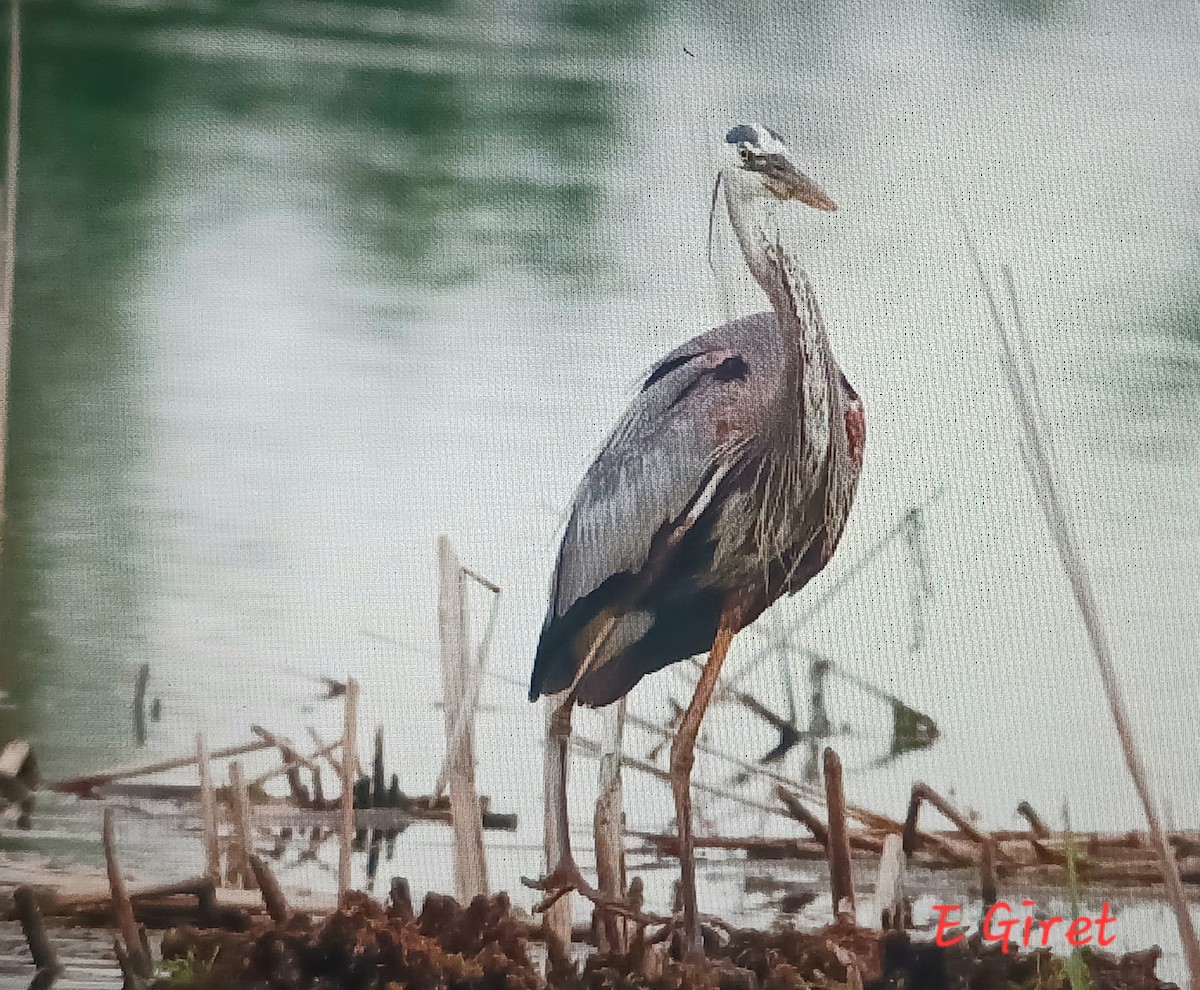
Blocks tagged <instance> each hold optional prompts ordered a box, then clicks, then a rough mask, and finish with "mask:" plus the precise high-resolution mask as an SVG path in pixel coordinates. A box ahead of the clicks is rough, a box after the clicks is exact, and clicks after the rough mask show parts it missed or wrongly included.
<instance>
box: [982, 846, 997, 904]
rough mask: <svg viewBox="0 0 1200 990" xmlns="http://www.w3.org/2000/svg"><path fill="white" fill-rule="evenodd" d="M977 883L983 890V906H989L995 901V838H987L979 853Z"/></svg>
mask: <svg viewBox="0 0 1200 990" xmlns="http://www.w3.org/2000/svg"><path fill="white" fill-rule="evenodd" d="M979 883H980V889H981V890H982V892H983V906H984V908H985V909H987V908H990V907H991V906H992V905H993V904H995V903H996V898H997V893H996V840H995V839H993V838H990V837H989V838H988V840H987V841H986V842H985V843H984V844H983V849H982V850H980V854H979Z"/></svg>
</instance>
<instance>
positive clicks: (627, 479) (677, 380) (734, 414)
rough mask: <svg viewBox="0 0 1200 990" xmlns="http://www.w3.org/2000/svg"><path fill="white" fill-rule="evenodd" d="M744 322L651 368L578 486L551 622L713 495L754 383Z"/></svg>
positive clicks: (642, 556) (641, 561)
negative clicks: (742, 331)
mask: <svg viewBox="0 0 1200 990" xmlns="http://www.w3.org/2000/svg"><path fill="white" fill-rule="evenodd" d="M747 322H748V321H745V320H743V321H738V324H745V323H747ZM739 329H742V328H741V327H738V325H737V324H726V325H725V326H723V327H719V328H717V330H715V331H710V332H709V333H707V334H703V335H701V336H700V337H697V338H695V339H693V340H691V341H689V342H688V343H686V344H684V345H683V346H682V347H680V348H678V349H677V350H675V351H673V352H672V353H671V354H669V355H667V356H666V357H665V358H664V359H663V360H662V361H660V362H659V363H658V364H657V365H656V366H655V367H654V368H653V370H652V371H651V372H650V374H649V376H648V377H647V379H646V383H645V384H644V385H643V387H642V391H641V392H640V394H639V395H638V396H637V398H636V399H635V400H634V401H633V403H632V404H631V405H630V407H629V409H628V410H627V411H626V413H625V415H624V416H623V417H622V419H621V421H620V422H619V423H618V424H617V426H616V428H615V429H614V430H613V433H612V435H611V436H610V437H609V439H608V442H607V443H606V444H605V446H604V448H603V449H602V450H601V452H600V454H599V456H597V458H596V460H595V461H594V462H593V464H592V466H591V467H590V468H589V469H588V472H587V474H586V475H584V478H583V481H582V483H581V484H580V486H579V489H578V491H577V492H576V493H575V500H574V503H573V505H572V508H571V515H570V519H569V521H568V523H567V528H566V532H565V534H564V536H563V542H562V549H561V550H560V552H559V558H558V566H557V568H556V571H555V579H554V587H553V592H552V597H551V603H550V613H549V615H548V616H547V621H548V622H549V621H551V620H552V619H554V618H556V617H559V616H562V615H564V614H565V613H566V611H567V610H568V609H569V608H570V607H571V605H572V604H574V603H575V602H576V601H578V600H579V599H581V598H583V597H585V596H586V595H588V594H590V593H591V592H592V591H594V590H595V589H597V588H598V587H600V585H601V584H603V583H604V581H605V580H606V579H607V578H609V577H610V576H611V575H614V574H620V573H622V572H628V573H630V574H636V573H638V572H640V571H641V570H642V568H643V567H644V566H645V564H646V562H647V560H648V559H649V556H650V552H651V545H652V543H653V542H654V540H655V538H656V537H659V534H660V533H662V532H663V531H664V529H665V530H668V531H669V530H670V529H671V528H672V527H674V526H677V525H680V524H681V523H683V522H684V521H685V520H686V518H687V516H688V514H689V512H690V511H692V510H694V509H695V508H696V507H697V505H698V503H700V502H702V501H703V500H704V498H705V497H707V496H710V495H711V492H712V489H713V487H715V481H716V480H718V479H719V474H720V472H721V471H722V469H723V468H724V467H725V466H726V465H727V457H726V454H727V453H728V451H729V449H730V447H731V443H730V441H731V438H735V437H736V436H737V433H738V431H737V429H736V426H737V423H738V422H739V421H740V420H742V419H743V417H744V412H745V409H744V406H745V402H746V399H747V397H748V396H749V395H750V394H752V393H753V392H754V391H755V389H753V388H752V387H748V383H747V379H748V377H749V376H750V374H751V361H752V360H753V357H754V356H753V354H752V352H753V351H754V350H755V348H754V347H753V346H752V342H750V341H747V340H746V339H745V337H744V335H743V334H739V333H737V332H736V331H737V330H739ZM731 331H733V332H731ZM739 338H740V339H739ZM747 344H751V346H746V345H747ZM758 370H759V371H760V372H761V370H762V369H758Z"/></svg>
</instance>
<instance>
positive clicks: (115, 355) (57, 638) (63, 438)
mask: <svg viewBox="0 0 1200 990" xmlns="http://www.w3.org/2000/svg"><path fill="white" fill-rule="evenodd" d="M27 10H28V14H27V18H26V24H25V46H24V86H23V97H24V114H23V133H22V148H21V151H22V173H21V175H22V184H21V201H20V212H19V216H20V221H19V228H18V234H17V236H18V261H17V270H16V299H15V304H14V314H15V315H14V335H13V351H12V382H11V392H10V410H11V416H10V439H9V472H8V491H7V509H8V518H7V524H6V533H5V547H4V550H5V559H4V569H3V583H2V595H0V616H2V620H0V621H2V622H3V649H2V651H0V686H3V687H4V688H5V689H6V690H7V691H9V692H10V693H11V695H12V700H14V701H15V702H16V705H17V708H16V711H11V710H9V711H4V712H0V738H3V737H4V736H6V735H10V734H23V735H24V734H27V735H30V736H33V737H34V738H36V739H37V740H38V750H39V756H40V757H41V759H42V762H43V765H46V766H48V768H49V769H51V770H52V771H53V770H54V769H58V770H62V769H64V768H63V766H62V765H61V764H63V763H64V762H69V760H68V758H67V757H65V755H64V754H65V752H67V751H71V750H75V751H77V750H78V749H79V747H81V746H86V747H89V748H93V749H96V750H98V751H104V750H106V749H109V748H111V747H112V746H113V745H115V744H116V743H117V741H118V740H120V739H122V737H123V736H125V735H126V734H127V733H128V718H127V717H125V716H126V710H127V704H128V702H127V699H128V697H129V695H128V694H127V693H126V690H125V680H126V678H125V676H124V673H125V671H126V669H127V667H128V665H130V664H132V663H134V662H136V659H137V655H138V650H139V647H138V632H137V630H138V627H139V623H140V612H139V602H140V600H141V596H140V593H139V576H138V575H139V570H140V564H141V562H142V561H143V560H144V555H145V547H146V535H147V534H146V531H145V526H144V524H143V514H142V506H143V504H144V500H145V498H146V492H145V490H144V488H143V486H142V484H141V482H140V480H139V479H140V478H141V477H142V473H143V471H144V458H145V453H146V449H147V437H148V432H147V431H148V428H149V424H148V423H147V422H146V420H145V418H144V415H143V413H142V408H141V400H140V393H141V391H142V388H143V380H142V376H143V369H142V368H141V367H140V365H139V360H138V349H137V338H138V328H137V321H136V308H135V303H134V300H133V295H134V293H135V291H136V279H137V276H138V273H139V269H140V268H141V267H142V266H143V265H144V264H145V260H144V255H143V250H144V245H145V233H146V230H147V221H148V219H149V217H150V214H151V204H150V203H149V202H148V201H147V199H146V191H147V190H148V189H149V188H150V183H151V179H152V177H153V171H154V165H155V162H154V156H153V154H152V153H151V149H150V146H149V143H148V140H147V131H146V125H145V121H146V116H147V114H148V112H149V111H150V110H151V108H152V107H153V103H154V94H155V85H156V81H157V78H158V75H159V70H158V67H157V66H156V64H155V62H154V60H153V59H148V58H139V57H134V56H130V55H128V54H124V55H119V56H118V55H114V54H112V53H108V52H103V51H98V52H92V53H88V54H87V55H86V56H84V57H81V56H80V53H79V52H76V51H65V50H63V49H61V48H59V47H57V46H56V45H54V44H52V43H47V42H46V40H45V31H44V29H45V27H46V24H47V22H50V21H53V20H54V19H56V18H58V17H59V16H60V15H59V14H57V13H56V12H54V11H53V10H52V9H51V8H46V7H37V6H30V7H29V8H27Z"/></svg>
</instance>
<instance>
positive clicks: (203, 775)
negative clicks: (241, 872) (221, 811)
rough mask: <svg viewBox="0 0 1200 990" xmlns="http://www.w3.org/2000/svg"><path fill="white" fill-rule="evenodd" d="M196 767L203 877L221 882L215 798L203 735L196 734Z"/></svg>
mask: <svg viewBox="0 0 1200 990" xmlns="http://www.w3.org/2000/svg"><path fill="white" fill-rule="evenodd" d="M196 765H197V766H198V767H199V768H200V814H201V817H202V818H203V821H204V875H205V876H206V877H208V879H210V880H211V881H212V882H213V883H216V884H219V883H220V882H221V843H220V839H219V838H218V835H217V796H216V794H215V793H214V792H213V785H212V774H211V773H210V772H209V766H208V746H207V745H206V744H205V742H204V735H203V733H200V732H197V733H196Z"/></svg>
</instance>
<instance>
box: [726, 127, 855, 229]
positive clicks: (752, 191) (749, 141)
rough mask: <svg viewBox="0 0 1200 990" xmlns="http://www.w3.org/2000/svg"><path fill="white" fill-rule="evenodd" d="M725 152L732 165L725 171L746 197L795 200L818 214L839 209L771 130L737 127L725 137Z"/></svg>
mask: <svg viewBox="0 0 1200 990" xmlns="http://www.w3.org/2000/svg"><path fill="white" fill-rule="evenodd" d="M725 149H726V158H727V160H728V162H729V165H728V166H727V167H726V168H725V169H723V170H722V171H723V172H724V174H725V176H726V177H727V178H729V179H732V180H735V181H736V182H737V184H738V186H739V188H740V189H742V190H743V191H744V192H745V193H746V195H749V196H762V197H766V198H769V199H776V200H791V199H795V200H799V201H800V202H801V203H805V204H807V205H808V206H812V207H815V208H816V209H818V210H830V211H832V210H836V209H837V204H836V203H835V202H834V201H833V200H832V199H830V198H829V197H828V196H827V195H826V194H825V191H824V190H823V189H822V188H821V187H820V186H819V185H817V184H816V182H814V181H813V180H812V179H810V178H809V177H808V176H807V175H805V174H804V173H803V172H801V171H800V170H799V169H798V168H796V166H795V164H793V162H792V157H791V155H792V153H791V151H790V149H789V148H788V146H787V142H785V141H784V140H783V138H782V137H780V136H779V134H778V132H776V131H773V130H771V128H769V127H762V126H761V125H759V124H738V125H737V127H733V128H731V129H730V131H729V133H728V134H726V135H725Z"/></svg>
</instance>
